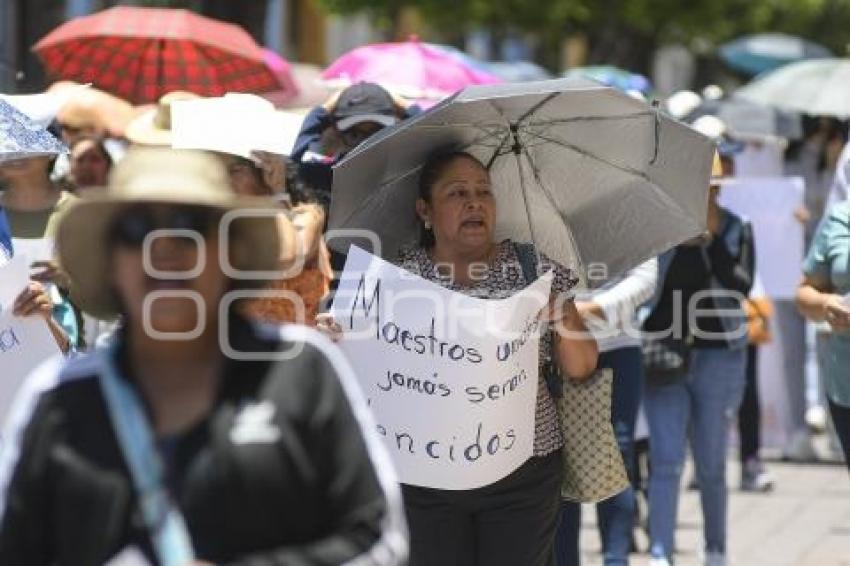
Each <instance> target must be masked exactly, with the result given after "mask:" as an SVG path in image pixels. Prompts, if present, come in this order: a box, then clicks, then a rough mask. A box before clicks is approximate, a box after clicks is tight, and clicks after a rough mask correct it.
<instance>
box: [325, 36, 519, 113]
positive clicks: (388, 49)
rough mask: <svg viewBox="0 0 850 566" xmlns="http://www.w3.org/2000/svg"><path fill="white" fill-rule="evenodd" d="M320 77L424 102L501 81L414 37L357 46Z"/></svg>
mask: <svg viewBox="0 0 850 566" xmlns="http://www.w3.org/2000/svg"><path fill="white" fill-rule="evenodd" d="M322 78H324V79H325V80H327V81H334V82H337V81H339V82H340V83H342V84H351V83H357V82H373V83H378V84H380V85H383V86H384V87H387V88H390V89H392V90H395V91H396V92H397V93H398V94H400V95H402V96H406V97H409V98H426V99H440V98H444V97H446V96H449V95H451V94H454V93H455V92H457V91H459V90H462V89H463V88H465V87H467V86H470V85H486V84H495V83H501V82H502V80H501V79H499V77H497V76H495V75H492V74H490V73H487V72H485V71H482V70H479V69H474V68H472V67H470V66H469V65H467V64H465V63H464V62H463V61H461V60H459V59H458V58H457V57H453V56H452V55H451V54H449V53H447V52H446V51H445V50H442V49H439V48H435V47H432V46H430V45H428V44H426V43H421V42H420V41H418V40H417V39H415V38H413V39H411V40H409V41H406V42H403V43H376V44H373V45H365V46H363V47H358V48H357V49H354V50H352V51H349V52H348V53H346V54H345V55H343V56H342V57H340V58H339V59H337V60H336V61H334V62H333V63H332V64H331V66H330V67H328V68H327V69H325V71H324V72H323V73H322Z"/></svg>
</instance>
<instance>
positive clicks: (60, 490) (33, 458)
mask: <svg viewBox="0 0 850 566" xmlns="http://www.w3.org/2000/svg"><path fill="white" fill-rule="evenodd" d="M232 328H233V329H234V330H233V332H232V334H231V336H232V338H231V344H233V348H234V349H236V350H237V351H248V352H259V351H267V352H274V351H278V350H280V351H283V350H285V349H286V348H290V347H293V346H296V347H300V348H302V350H301V351H300V353H299V354H298V355H297V356H295V357H293V358H291V359H287V360H283V361H276V362H274V363H270V362H259V361H236V360H229V361H228V362H227V363H226V369H225V371H224V375H223V379H222V382H221V383H222V385H221V388H220V391H219V394H218V398H217V400H216V403H215V406H214V409H213V411H212V413H211V414H210V415H209V416H208V418H207V419H206V420H204V421H203V422H201V423H199V424H198V425H196V426H194V427H193V428H192V429H191V430H189V431H187V432H185V433H182V434H180V435H179V436H177V437H174V438H170V439H168V440H167V442H162V443H161V445H162V446H163V448H165V446H166V445H167V449H165V450H163V451H162V453H163V456H165V457H164V461H165V462H166V468H167V472H168V482H167V483H168V486H169V488H170V492H171V493H172V496H173V497H174V499H175V501H176V503H177V505H178V507H179V508H180V510H181V511H182V513H183V515H184V517H185V518H186V522H187V524H188V528H189V532H190V535H191V538H192V542H193V546H194V547H195V551H196V554H197V556H198V558H199V559H203V560H207V561H210V562H213V563H215V564H241V565H260V564H262V565H277V564H280V565H283V564H297V565H299V566H300V565H331V564H334V565H336V564H342V563H345V562H349V561H353V560H357V559H359V560H360V561H358V562H357V564H366V565H389V564H399V563H403V561H404V559H405V556H406V551H407V550H406V549H407V542H406V530H405V526H404V520H403V516H402V512H401V507H400V498H399V493H398V489H397V487H396V485H395V478H394V474H393V472H392V470H391V468H390V467H389V461H388V460H387V456H386V454H385V453H384V452H383V450H382V449H381V448H380V447H379V444H378V441H377V440H376V439H375V434H374V425H373V424H372V422H371V418H370V417H368V416H367V415H368V411H367V409H366V407H365V404H364V403H363V401H362V400H361V398H360V396H359V393H357V391H356V387H357V385H356V384H355V383H354V381H353V376H352V375H351V373H350V369H349V368H348V366H347V364H346V362H345V361H344V360H343V359H342V357H341V354H340V353H339V351H338V350H336V349H335V348H334V347H333V346H331V345H329V343H328V342H327V341H326V340H325V339H324V338H322V337H321V336H318V335H317V334H316V332H314V331H312V330H309V329H306V328H301V327H286V328H285V329H283V330H280V329H278V328H272V327H257V326H253V325H249V324H248V323H246V322H244V321H238V322H237V323H234V325H233V326H232ZM118 352H119V360H120V359H121V358H122V356H121V354H120V352H121V349H120V346H119V350H118ZM98 371H99V368H98V359H97V357H96V356H94V355H88V356H85V357H82V358H79V359H76V360H73V361H71V362H70V363H68V364H66V365H64V366H63V365H61V362H60V361H58V360H57V361H52V362H48V363H46V364H45V365H44V366H42V367H41V368H40V369H39V370H38V371H37V372H36V373H34V374H33V375H32V376H31V377H30V379H29V380H28V382H27V384H26V385H25V386H24V391H23V392H22V393H21V394H20V396H19V398H18V400H17V402H16V405H15V408H14V414H13V416H12V421H11V423H10V426H9V427H7V435H6V436H4V439H3V440H4V442H3V450H2V455H0V488H3V490H2V492H0V514H2V522H0V564H3V565H7V564H8V565H27V566H37V565H41V564H44V565H48V564H49V565H53V564H57V565H84V566H91V565H95V564H102V563H104V562H105V561H106V560H108V559H109V558H110V557H113V556H115V555H116V554H117V553H119V552H120V551H122V550H123V549H124V548H126V547H127V546H130V545H132V546H136V547H137V548H139V549H141V550H142V552H144V553H145V554H146V555H147V556H148V558H149V559H150V560H151V562H152V563H156V562H155V561H154V559H153V553H152V547H151V544H150V540H149V537H148V536H147V533H146V529H145V528H144V526H143V523H142V520H141V515H140V512H139V509H138V505H137V501H136V497H135V494H134V490H133V486H132V484H131V481H130V476H129V471H128V469H127V466H126V465H125V462H124V458H123V456H122V453H121V450H120V447H119V445H118V443H117V440H116V436H115V434H114V433H113V429H112V426H111V423H110V420H109V416H108V413H107V408H106V405H105V402H104V398H103V397H102V395H101V391H100V386H99V380H98ZM269 407H271V410H269ZM258 408H262V409H263V410H260V411H258V410H257V409H258ZM252 412H253V414H252ZM258 426H259V428H260V429H262V430H258V428H257V427H258ZM364 427H369V428H368V429H364ZM270 431H271V432H272V433H273V434H271V435H270V434H269V432H270ZM158 440H162V439H158Z"/></svg>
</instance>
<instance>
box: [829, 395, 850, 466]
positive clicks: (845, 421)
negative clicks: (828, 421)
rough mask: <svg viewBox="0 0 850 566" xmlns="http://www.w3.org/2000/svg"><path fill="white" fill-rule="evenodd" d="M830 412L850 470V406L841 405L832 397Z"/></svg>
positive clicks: (845, 461)
mask: <svg viewBox="0 0 850 566" xmlns="http://www.w3.org/2000/svg"><path fill="white" fill-rule="evenodd" d="M829 414H830V416H831V417H832V424H833V426H835V433H836V435H837V436H838V441H839V442H840V443H841V449H842V450H843V451H844V463H845V464H846V465H847V469H848V470H850V407H845V406H844V405H839V404H838V403H835V402H834V401H832V400H831V399H830V400H829Z"/></svg>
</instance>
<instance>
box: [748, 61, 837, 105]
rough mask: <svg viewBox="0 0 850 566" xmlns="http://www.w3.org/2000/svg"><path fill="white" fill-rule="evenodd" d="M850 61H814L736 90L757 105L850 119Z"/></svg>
mask: <svg viewBox="0 0 850 566" xmlns="http://www.w3.org/2000/svg"><path fill="white" fill-rule="evenodd" d="M848 92H850V59H811V60H808V61H800V62H798V63H791V64H790V65H786V66H784V67H780V68H779V69H777V70H775V71H772V72H770V73H767V74H765V75H762V76H761V77H758V78H756V79H755V80H753V81H752V82H751V83H749V84H747V85H745V86H743V87H741V88H740V89H738V90H737V91H736V93H735V94H736V96H740V97H741V98H744V99H746V100H750V101H752V102H755V103H758V104H766V105H768V106H774V107H776V108H782V109H784V110H792V111H795V112H802V113H805V114H810V115H813V116H835V117H837V118H848V117H850V96H848V94H847V93H848Z"/></svg>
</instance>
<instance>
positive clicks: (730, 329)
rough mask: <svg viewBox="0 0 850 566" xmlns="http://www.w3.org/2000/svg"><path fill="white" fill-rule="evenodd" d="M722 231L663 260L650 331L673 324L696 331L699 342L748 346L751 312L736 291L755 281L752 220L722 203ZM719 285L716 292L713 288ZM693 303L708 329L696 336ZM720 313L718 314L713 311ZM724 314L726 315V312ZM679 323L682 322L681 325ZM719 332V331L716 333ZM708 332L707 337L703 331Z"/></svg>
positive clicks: (702, 326)
mask: <svg viewBox="0 0 850 566" xmlns="http://www.w3.org/2000/svg"><path fill="white" fill-rule="evenodd" d="M720 222H721V224H720V233H719V234H718V235H717V236H716V237H714V238H712V240H711V243H710V244H708V245H703V246H685V245H681V246H678V247H676V248H674V251H673V253H672V254H671V255H667V256H665V258H664V259H663V261H662V269H664V270H665V271H663V273H664V279H663V284H662V286H661V294H660V296H659V298H658V301H657V302H656V303H655V306H654V307H653V309H652V312H651V313H650V315H649V317H648V318H647V319H646V321H645V322H644V324H643V328H644V329H645V330H647V331H650V332H661V331H665V330H670V329H673V330H674V331H676V332H677V335H679V336H683V337H686V336H693V337H694V345H695V346H697V347H709V348H717V347H720V348H723V347H728V348H739V347H745V346H746V342H747V340H746V338H747V335H746V316H745V314H744V308H743V304H742V302H741V301H740V300H739V299H737V298H735V297H733V296H732V295H731V293H730V292H734V293H737V294H739V295H742V296H744V297H746V296H747V295H748V294H749V292H750V289H751V288H752V286H753V278H754V272H755V245H754V239H753V231H752V225H751V224H750V223H749V222H745V221H743V220H742V219H741V218H740V217H739V216H737V215H735V214H734V213H732V212H730V211H729V210H726V209H721V221H720ZM711 291H717V293H714V294H713V296H704V297H703V298H702V299H699V297H697V298H696V299H694V300H693V303H692V298H694V297H695V296H696V295H697V294H701V295H702V294H709V292H711ZM689 306H692V307H695V308H698V309H701V310H702V312H700V313H699V314H700V316H699V318H698V326H699V329H700V330H703V331H705V333H704V334H703V333H698V334H700V335H699V336H694V332H693V328H691V326H690V324H689V318H690V317H689V312H688V308H689ZM715 312H716V313H718V315H714V314H713V313H715ZM721 315H722V316H721ZM677 325H678V328H675V327H676V326H677ZM712 335H713V336H712ZM701 336H707V337H701Z"/></svg>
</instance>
